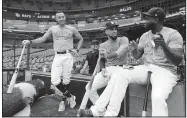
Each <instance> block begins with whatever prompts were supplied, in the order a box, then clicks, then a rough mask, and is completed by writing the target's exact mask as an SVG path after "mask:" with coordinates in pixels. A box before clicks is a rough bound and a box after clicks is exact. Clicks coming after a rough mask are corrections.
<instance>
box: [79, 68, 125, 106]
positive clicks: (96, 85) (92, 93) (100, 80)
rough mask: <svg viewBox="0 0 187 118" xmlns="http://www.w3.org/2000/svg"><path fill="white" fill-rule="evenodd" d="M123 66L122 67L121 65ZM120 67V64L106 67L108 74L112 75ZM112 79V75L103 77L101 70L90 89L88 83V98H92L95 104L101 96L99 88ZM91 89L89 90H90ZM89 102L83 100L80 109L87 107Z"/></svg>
mask: <svg viewBox="0 0 187 118" xmlns="http://www.w3.org/2000/svg"><path fill="white" fill-rule="evenodd" d="M121 68H122V67H121ZM119 69H120V68H119V66H109V67H106V70H107V72H108V73H107V74H108V75H109V76H110V75H111V74H112V73H113V72H115V71H118V70H119ZM109 80H110V77H103V75H102V73H101V72H99V73H98V74H97V75H96V76H95V78H94V81H93V83H92V87H91V90H90V91H89V90H88V85H89V83H88V84H87V85H86V93H85V95H87V96H88V98H90V100H91V102H92V103H93V104H95V102H96V101H97V99H98V98H99V95H98V93H97V90H99V89H101V88H103V87H105V86H106V85H107V84H108V81H109ZM88 91H89V92H88ZM83 100H84V99H83ZM85 103H87V102H85V101H82V103H81V105H80V109H85V107H86V104H85Z"/></svg>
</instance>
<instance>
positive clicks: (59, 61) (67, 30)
mask: <svg viewBox="0 0 187 118" xmlns="http://www.w3.org/2000/svg"><path fill="white" fill-rule="evenodd" d="M56 21H57V23H58V25H54V26H52V27H50V28H49V29H48V31H47V32H46V33H45V34H44V35H43V36H42V37H41V38H37V39H35V40H32V41H31V40H23V41H22V43H23V44H24V45H26V44H32V43H33V44H36V43H43V42H45V41H46V40H47V39H48V38H50V37H51V36H52V38H53V47H54V51H55V57H54V60H53V63H52V68H51V83H52V84H53V85H55V86H56V87H57V88H58V89H59V90H60V91H61V92H62V93H63V95H64V96H65V97H66V98H67V100H68V101H69V104H70V107H71V108H73V107H74V106H75V105H76V102H75V96H73V95H72V94H71V93H70V92H69V91H68V86H69V83H70V77H71V71H72V67H73V56H72V54H71V53H70V51H72V52H74V53H76V54H77V53H78V51H79V49H80V48H81V46H82V44H83V38H82V36H81V35H80V33H79V32H78V31H77V29H76V28H74V27H72V26H69V25H66V16H65V14H64V13H63V12H61V11H59V12H57V13H56ZM73 38H75V39H78V40H79V43H78V46H77V49H73ZM61 74H62V75H63V80H61V78H60V76H61ZM66 98H65V99H66ZM63 110H65V107H64V108H62V111H63Z"/></svg>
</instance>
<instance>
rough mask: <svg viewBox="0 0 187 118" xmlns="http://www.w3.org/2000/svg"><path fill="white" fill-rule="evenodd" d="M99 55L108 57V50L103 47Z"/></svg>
mask: <svg viewBox="0 0 187 118" xmlns="http://www.w3.org/2000/svg"><path fill="white" fill-rule="evenodd" d="M99 55H100V57H101V58H105V59H106V58H107V51H106V50H104V49H102V50H99Z"/></svg>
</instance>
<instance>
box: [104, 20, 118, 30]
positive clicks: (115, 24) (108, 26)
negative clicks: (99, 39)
mask: <svg viewBox="0 0 187 118" xmlns="http://www.w3.org/2000/svg"><path fill="white" fill-rule="evenodd" d="M118 26H119V25H118V24H117V23H116V22H114V21H111V22H107V23H106V24H105V28H106V29H112V28H114V27H116V28H118Z"/></svg>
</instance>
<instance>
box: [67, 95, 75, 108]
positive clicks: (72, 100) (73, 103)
mask: <svg viewBox="0 0 187 118" xmlns="http://www.w3.org/2000/svg"><path fill="white" fill-rule="evenodd" d="M75 99H76V97H75V96H74V95H72V96H71V97H70V98H68V101H69V105H70V108H74V107H75V105H76V101H75Z"/></svg>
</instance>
